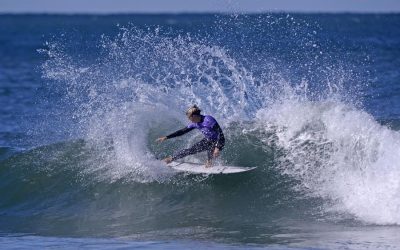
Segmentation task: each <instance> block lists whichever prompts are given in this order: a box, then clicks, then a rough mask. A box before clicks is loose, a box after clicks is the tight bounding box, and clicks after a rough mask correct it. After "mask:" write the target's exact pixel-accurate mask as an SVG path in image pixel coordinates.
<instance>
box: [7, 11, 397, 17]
mask: <svg viewBox="0 0 400 250" xmlns="http://www.w3.org/2000/svg"><path fill="white" fill-rule="evenodd" d="M260 14H367V15H368V14H372V15H373V14H392V15H393V14H400V11H354V10H351V11H315V10H310V11H285V10H271V11H247V12H246V11H244V12H233V11H176V12H175V11H166V12H162V11H161V12H153V11H138V12H135V11H120V12H90V11H76V12H72V11H71V12H70V11H67V12H63V11H43V12H41V11H8V12H1V11H0V15H88V16H89V15H100V16H112V15H260Z"/></svg>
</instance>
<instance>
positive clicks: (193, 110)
mask: <svg viewBox="0 0 400 250" xmlns="http://www.w3.org/2000/svg"><path fill="white" fill-rule="evenodd" d="M200 112H201V109H199V107H197V105H193V106H192V107H190V108H188V110H187V111H186V115H187V116H192V115H200Z"/></svg>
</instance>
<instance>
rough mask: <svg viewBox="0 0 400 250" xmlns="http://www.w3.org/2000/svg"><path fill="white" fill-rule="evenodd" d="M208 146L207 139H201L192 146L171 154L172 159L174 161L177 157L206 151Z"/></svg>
mask: <svg viewBox="0 0 400 250" xmlns="http://www.w3.org/2000/svg"><path fill="white" fill-rule="evenodd" d="M209 148H210V141H209V140H207V139H203V140H201V141H199V142H197V143H195V144H194V145H193V146H192V147H190V148H187V149H184V150H181V151H179V152H177V153H176V154H175V155H173V156H172V160H173V161H175V160H177V159H180V158H183V157H185V156H188V155H192V154H197V153H200V152H203V151H206V150H208V149H209Z"/></svg>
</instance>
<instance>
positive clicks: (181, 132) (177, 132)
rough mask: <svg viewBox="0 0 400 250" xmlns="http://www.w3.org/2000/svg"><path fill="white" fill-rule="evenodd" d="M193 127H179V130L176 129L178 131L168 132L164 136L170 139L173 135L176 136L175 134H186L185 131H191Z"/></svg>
mask: <svg viewBox="0 0 400 250" xmlns="http://www.w3.org/2000/svg"><path fill="white" fill-rule="evenodd" d="M193 129H194V128H189V127H184V128H183V129H180V130H178V131H175V132H174V133H172V134H170V135H167V136H166V137H167V139H171V138H174V137H177V136H181V135H184V134H186V133H187V132H190V131H192V130H193Z"/></svg>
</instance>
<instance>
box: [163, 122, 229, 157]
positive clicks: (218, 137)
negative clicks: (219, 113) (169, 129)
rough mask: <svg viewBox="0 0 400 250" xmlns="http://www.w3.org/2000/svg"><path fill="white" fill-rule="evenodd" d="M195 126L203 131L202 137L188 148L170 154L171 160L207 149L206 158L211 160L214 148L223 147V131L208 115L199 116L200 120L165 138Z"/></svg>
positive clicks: (187, 130)
mask: <svg viewBox="0 0 400 250" xmlns="http://www.w3.org/2000/svg"><path fill="white" fill-rule="evenodd" d="M195 128H197V129H199V130H200V131H201V132H202V133H203V135H204V139H202V140H201V141H199V142H197V143H195V144H194V145H193V146H192V147H190V148H187V149H184V150H182V151H179V152H177V153H176V154H174V155H173V156H172V160H176V159H180V158H183V157H185V156H188V155H191V154H196V153H199V152H202V151H207V155H208V159H209V160H211V159H212V157H213V151H214V149H215V148H218V149H219V150H222V149H223V147H224V145H225V137H224V133H223V132H222V129H221V127H220V126H219V124H218V122H217V121H216V120H215V119H214V117H212V116H209V115H206V116H201V121H200V122H198V123H190V124H189V125H188V126H187V127H185V128H183V129H180V130H178V131H176V132H174V133H172V134H170V135H168V136H167V138H168V139H170V138H174V137H177V136H181V135H184V134H186V133H188V132H190V131H192V130H193V129H195Z"/></svg>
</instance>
